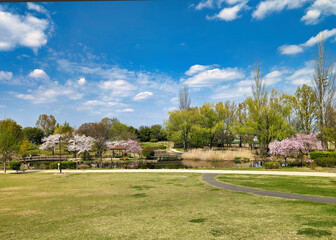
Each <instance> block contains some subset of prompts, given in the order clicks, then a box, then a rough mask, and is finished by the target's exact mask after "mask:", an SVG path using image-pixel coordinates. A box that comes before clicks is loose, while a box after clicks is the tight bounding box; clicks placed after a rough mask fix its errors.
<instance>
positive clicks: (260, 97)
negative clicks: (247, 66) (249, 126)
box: [252, 63, 266, 107]
mask: <svg viewBox="0 0 336 240" xmlns="http://www.w3.org/2000/svg"><path fill="white" fill-rule="evenodd" d="M253 77H254V82H253V83H252V94H253V98H254V100H256V101H257V105H258V107H260V106H261V105H262V103H263V101H264V97H265V96H266V86H265V80H264V79H263V77H262V72H261V69H260V65H259V63H257V64H256V65H255V67H254V70H253Z"/></svg>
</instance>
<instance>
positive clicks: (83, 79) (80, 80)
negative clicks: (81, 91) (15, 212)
mask: <svg viewBox="0 0 336 240" xmlns="http://www.w3.org/2000/svg"><path fill="white" fill-rule="evenodd" d="M85 83H86V79H85V78H83V77H82V78H80V79H79V80H78V84H79V85H81V86H83V85H85Z"/></svg>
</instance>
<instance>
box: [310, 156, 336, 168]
mask: <svg viewBox="0 0 336 240" xmlns="http://www.w3.org/2000/svg"><path fill="white" fill-rule="evenodd" d="M315 163H316V164H317V166H321V167H335V166H336V157H320V158H316V159H315Z"/></svg>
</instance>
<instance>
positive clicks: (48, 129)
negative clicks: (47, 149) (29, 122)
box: [36, 114, 56, 136]
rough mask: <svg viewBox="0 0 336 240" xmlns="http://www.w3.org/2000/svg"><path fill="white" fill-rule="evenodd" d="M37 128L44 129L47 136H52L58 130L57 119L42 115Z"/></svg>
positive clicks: (37, 122)
mask: <svg viewBox="0 0 336 240" xmlns="http://www.w3.org/2000/svg"><path fill="white" fill-rule="evenodd" d="M36 127H38V128H40V129H42V130H43V131H44V134H45V135H47V136H48V135H51V134H53V133H54V131H55V129H56V119H55V117H54V116H53V115H49V116H48V115H47V114H42V115H40V116H39V118H38V120H37V121H36Z"/></svg>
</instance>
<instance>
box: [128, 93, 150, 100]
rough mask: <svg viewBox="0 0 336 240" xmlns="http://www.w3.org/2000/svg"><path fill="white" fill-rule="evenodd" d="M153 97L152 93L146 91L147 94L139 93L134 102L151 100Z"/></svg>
mask: <svg viewBox="0 0 336 240" xmlns="http://www.w3.org/2000/svg"><path fill="white" fill-rule="evenodd" d="M152 95H153V93H152V92H148V91H146V92H140V93H138V94H137V95H135V96H134V97H133V100H134V101H141V100H144V99H147V98H149V97H150V96H152Z"/></svg>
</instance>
